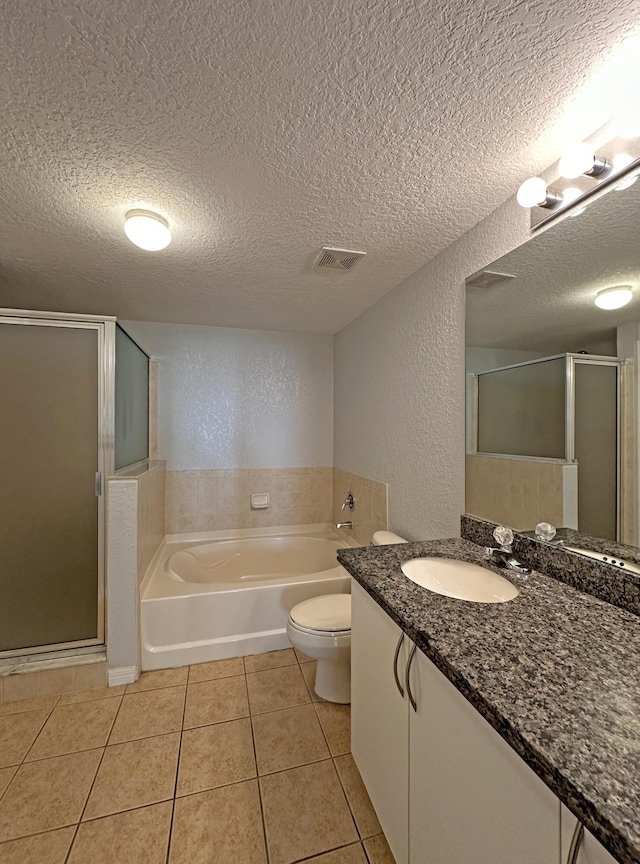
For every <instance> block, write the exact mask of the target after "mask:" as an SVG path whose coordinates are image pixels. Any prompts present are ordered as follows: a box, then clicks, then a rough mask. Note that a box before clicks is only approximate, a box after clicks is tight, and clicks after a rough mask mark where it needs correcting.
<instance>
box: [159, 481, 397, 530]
mask: <svg viewBox="0 0 640 864" xmlns="http://www.w3.org/2000/svg"><path fill="white" fill-rule="evenodd" d="M349 491H351V492H353V495H354V498H355V499H356V506H355V509H354V510H353V511H351V510H348V509H345V510H341V509H340V507H341V505H342V503H343V501H344V499H345V497H346V495H347V493H348V492H349ZM260 492H268V493H269V496H270V506H269V508H268V509H266V510H253V509H252V508H251V495H252V493H260ZM348 520H351V521H353V523H354V528H353V530H352V531H348V530H346V529H343V533H344V536H345V538H346V539H350V540H352V541H353V540H355V542H356V543H359V544H361V545H366V544H368V543H370V542H371V536H372V534H373V532H374V531H379V530H386V528H387V485H386V483H380V482H378V481H377V480H371V479H369V478H368V477H361V476H359V475H357V474H350V473H349V472H347V471H343V470H342V469H340V468H236V469H228V470H219V471H218V470H211V471H167V481H166V512H165V531H166V533H167V534H189V533H194V532H207V531H226V530H234V529H238V528H240V529H246V528H271V527H274V526H278V525H312V524H317V523H322V522H331V521H333V524H334V525H335V524H336V523H337V522H346V521H348Z"/></svg>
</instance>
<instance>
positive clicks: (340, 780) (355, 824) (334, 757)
mask: <svg viewBox="0 0 640 864" xmlns="http://www.w3.org/2000/svg"><path fill="white" fill-rule="evenodd" d="M343 755H346V754H343ZM336 758H338V759H339V758H340V757H339V756H338V757H336V756H332V757H331V761H332V762H333V769H334V771H335V772H336V774H337V775H338V783H339V784H340V788H341V789H342V794H343V795H344V798H345V801H346V802H347V807H348V808H349V813H350V814H351V819H352V820H353V824H354V826H355V829H356V833H357V835H358V837H359V838H360V842H361V843H362V841H363V840H364V837H363V836H362V833H361V831H360V828H359V827H358V822H357V820H356V814H355V813H354V812H353V807H352V806H351V801H350V800H349V795H348V794H347V789H346V787H345V785H344V783H343V782H342V777H341V776H340V772H339V771H338V766H337V765H336ZM354 764H355V763H354ZM357 767H358V766H357V765H356V768H357ZM367 794H368V793H367ZM372 806H373V805H372Z"/></svg>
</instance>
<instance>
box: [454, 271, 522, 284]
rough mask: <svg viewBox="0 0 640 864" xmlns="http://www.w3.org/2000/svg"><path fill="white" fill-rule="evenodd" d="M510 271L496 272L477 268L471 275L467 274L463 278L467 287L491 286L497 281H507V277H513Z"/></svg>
mask: <svg viewBox="0 0 640 864" xmlns="http://www.w3.org/2000/svg"><path fill="white" fill-rule="evenodd" d="M515 278H516V277H515V276H512V275H511V274H510V273H498V272H497V271H496V270H478V272H477V273H474V274H473V275H472V276H468V277H467V278H466V280H465V282H466V285H467V288H491V287H492V286H493V285H497V284H498V283H499V282H507V281H508V280H509V279H515Z"/></svg>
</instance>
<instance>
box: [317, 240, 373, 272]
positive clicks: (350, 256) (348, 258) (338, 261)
mask: <svg viewBox="0 0 640 864" xmlns="http://www.w3.org/2000/svg"><path fill="white" fill-rule="evenodd" d="M366 254H367V253H366V252H356V251H355V250H354V249H333V248H332V247H330V246H323V247H322V249H321V250H320V254H319V255H318V257H317V258H316V263H315V264H314V265H313V266H314V267H317V268H322V269H325V268H326V267H330V268H331V269H333V270H353V268H354V267H355V266H356V264H357V263H358V261H359V260H360V259H361V258H364V256H365V255H366Z"/></svg>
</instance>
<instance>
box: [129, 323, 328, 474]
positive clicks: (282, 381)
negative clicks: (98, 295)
mask: <svg viewBox="0 0 640 864" xmlns="http://www.w3.org/2000/svg"><path fill="white" fill-rule="evenodd" d="M126 328H127V330H128V331H129V332H130V333H131V335H132V336H133V338H134V339H136V340H137V341H139V342H140V344H141V345H142V346H143V347H144V348H145V349H146V350H147V351H148V352H149V353H150V354H152V355H153V357H154V358H157V360H158V369H157V374H158V458H159V459H166V460H167V468H168V469H169V470H171V471H198V470H205V469H229V468H298V467H326V466H330V465H332V464H333V402H332V388H333V357H332V339H331V337H330V336H317V335H311V334H302V333H279V332H266V331H261V330H234V329H231V328H222V327H199V326H192V325H179V324H176V325H173V324H151V323H142V322H137V321H128V322H126Z"/></svg>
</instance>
